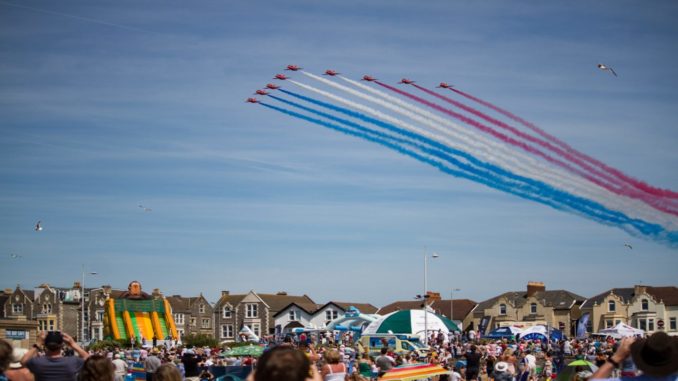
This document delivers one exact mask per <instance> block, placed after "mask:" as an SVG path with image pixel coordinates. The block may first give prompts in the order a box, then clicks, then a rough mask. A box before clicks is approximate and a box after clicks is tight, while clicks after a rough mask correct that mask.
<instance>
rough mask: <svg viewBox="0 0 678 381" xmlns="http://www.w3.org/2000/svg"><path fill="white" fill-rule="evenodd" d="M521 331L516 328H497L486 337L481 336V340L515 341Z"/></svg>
mask: <svg viewBox="0 0 678 381" xmlns="http://www.w3.org/2000/svg"><path fill="white" fill-rule="evenodd" d="M521 332H522V330H521V329H520V328H518V327H514V326H509V327H499V328H495V329H494V330H492V331H491V332H490V333H488V334H487V335H485V336H483V337H482V338H483V339H498V340H500V339H515V337H516V336H517V335H519V334H520V333H521Z"/></svg>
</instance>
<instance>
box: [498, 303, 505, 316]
mask: <svg viewBox="0 0 678 381" xmlns="http://www.w3.org/2000/svg"><path fill="white" fill-rule="evenodd" d="M499 315H506V304H504V303H502V304H500V305H499Z"/></svg>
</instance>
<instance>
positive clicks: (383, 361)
mask: <svg viewBox="0 0 678 381" xmlns="http://www.w3.org/2000/svg"><path fill="white" fill-rule="evenodd" d="M387 353H388V348H386V347H384V348H381V356H379V357H377V358H376V359H375V360H374V362H375V364H377V367H378V368H379V377H381V376H383V375H384V373H386V372H387V371H389V370H390V369H392V368H393V367H394V366H395V365H396V362H395V360H394V359H393V357H391V356H389V355H387Z"/></svg>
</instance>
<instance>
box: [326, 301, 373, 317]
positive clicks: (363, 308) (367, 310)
mask: <svg viewBox="0 0 678 381" xmlns="http://www.w3.org/2000/svg"><path fill="white" fill-rule="evenodd" d="M330 303H333V304H334V305H336V306H339V307H341V308H342V309H343V310H344V311H346V310H347V309H348V308H349V307H355V308H357V309H358V310H359V311H360V313H363V314H374V313H377V310H378V308H377V307H375V306H373V305H371V304H370V303H353V302H336V301H330V302H327V303H326V304H325V305H324V306H326V305H328V304H330ZM324 306H322V307H320V308H318V309H322V308H323V307H324Z"/></svg>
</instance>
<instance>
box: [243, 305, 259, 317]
mask: <svg viewBox="0 0 678 381" xmlns="http://www.w3.org/2000/svg"><path fill="white" fill-rule="evenodd" d="M245 317H246V318H257V317H259V305H258V304H256V303H248V304H246V305H245Z"/></svg>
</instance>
